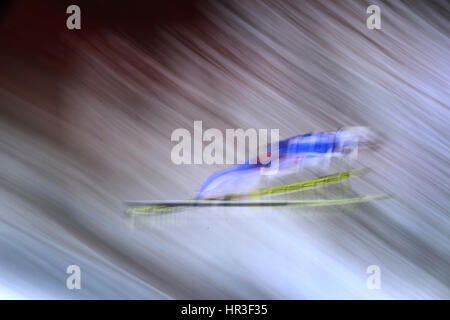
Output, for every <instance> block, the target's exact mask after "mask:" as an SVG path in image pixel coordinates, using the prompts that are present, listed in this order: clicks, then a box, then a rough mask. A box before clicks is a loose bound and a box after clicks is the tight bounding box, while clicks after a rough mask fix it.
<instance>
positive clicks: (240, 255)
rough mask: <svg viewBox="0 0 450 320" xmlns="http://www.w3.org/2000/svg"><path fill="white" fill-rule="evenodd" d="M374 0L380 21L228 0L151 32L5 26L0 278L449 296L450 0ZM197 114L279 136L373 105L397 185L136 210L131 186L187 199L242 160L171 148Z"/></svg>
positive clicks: (163, 289) (2, 282) (56, 286)
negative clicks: (190, 157)
mask: <svg viewBox="0 0 450 320" xmlns="http://www.w3.org/2000/svg"><path fill="white" fill-rule="evenodd" d="M374 3H377V4H378V5H379V6H380V7H381V16H382V30H369V29H367V27H366V23H365V20H366V17H367V15H366V13H365V10H366V8H367V6H368V5H369V2H366V1H267V2H255V1H224V2H218V1H211V2H209V3H203V2H202V3H198V4H195V6H196V7H195V8H194V9H193V10H194V11H195V18H193V19H188V21H187V22H186V21H185V20H183V19H180V20H179V21H175V22H173V21H171V22H170V23H164V22H158V23H157V24H155V25H154V26H152V30H151V32H150V31H149V33H148V36H147V35H146V32H145V30H142V31H141V33H142V34H141V35H139V37H132V36H130V34H129V33H127V30H126V29H125V30H121V29H120V28H99V29H98V30H97V31H96V32H91V33H87V34H82V35H78V34H77V35H73V34H69V33H67V32H63V31H61V33H62V35H61V36H60V37H59V38H57V39H58V40H57V45H54V46H53V47H51V52H52V55H50V54H48V52H47V51H45V49H42V50H44V51H40V52H39V55H36V56H32V55H31V54H30V55H27V53H26V51H24V52H21V54H17V55H16V54H12V53H11V52H13V51H12V49H10V48H8V47H5V46H1V47H0V54H1V56H0V70H2V72H1V73H0V105H1V109H2V110H4V111H2V113H1V118H0V130H1V133H2V134H1V136H0V163H1V171H0V189H1V192H0V198H1V201H0V203H1V204H2V205H1V207H0V220H1V224H0V275H1V276H0V298H31V299H54V298H62V299H81V298H87V299H91V298H105V299H117V298H119V299H122V298H125V299H130V298H135V299H171V298H175V299H191V298H193V299H226V298H235V299H241V298H242V299H276V298H281V299H303V298H307V299H315V298H319V299H322V298H324V299H330V298H342V299H350V298H356V299H449V298H450V292H449V284H450V273H449V267H450V252H449V247H450V239H449V234H450V219H449V205H448V204H449V202H448V198H449V192H448V188H449V174H450V172H449V165H448V162H449V161H448V155H449V143H448V141H449V131H448V128H449V124H450V123H449V101H450V97H449V91H448V88H449V84H450V81H449V80H450V79H449V77H450V72H449V71H450V70H449V65H450V64H449V56H450V45H449V44H450V42H449V24H448V18H447V17H448V14H449V10H450V6H449V4H448V2H445V1H436V2H434V1H433V2H431V1H430V2H428V1H427V2H408V1H406V2H389V3H387V2H379V1H370V4H374ZM82 10H83V8H82ZM86 10H89V9H88V8H86ZM13 12H15V13H16V16H19V17H20V12H21V7H20V6H13ZM11 19H12V18H11ZM8 22H9V23H11V24H12V23H13V22H11V21H10V20H8ZM16 23H18V22H16ZM88 26H89V24H86V23H83V28H89V27H88ZM21 32H22V33H21V34H19V31H17V33H16V34H13V35H14V36H18V37H19V38H18V39H20V36H22V37H32V35H33V33H32V32H38V31H33V30H31V31H30V30H27V31H26V32H25V33H23V32H24V31H23V30H22V31H21ZM54 57H57V58H54ZM194 120H202V121H203V126H204V128H219V129H221V130H224V129H225V128H244V129H245V128H279V129H280V135H281V137H280V138H281V139H284V138H287V137H290V136H293V135H297V134H300V133H306V132H310V131H325V130H336V129H337V128H339V127H341V126H345V125H369V126H371V127H372V128H374V129H375V130H376V131H378V132H381V133H382V134H383V137H384V139H385V142H384V144H383V146H382V148H381V149H379V150H378V151H377V152H367V153H364V154H361V157H360V165H361V166H368V167H370V168H372V169H373V170H374V172H373V173H370V174H369V175H368V176H367V180H365V183H366V184H368V185H370V186H376V187H377V189H378V190H379V191H380V192H384V193H389V194H394V195H395V197H394V198H393V199H390V200H385V201H380V202H374V203H367V204H360V205H352V206H346V207H328V208H309V209H306V208H296V209H287V208H278V209H274V208H259V209H257V208H202V209H200V208H198V209H191V210H186V211H182V212H178V213H175V214H169V215H165V216H158V217H152V218H139V219H134V220H132V219H127V218H126V217H125V215H124V206H123V200H127V199H188V198H191V197H193V196H194V195H195V193H196V191H197V189H198V188H199V186H200V185H201V183H202V182H203V181H204V180H205V179H206V178H207V177H208V176H209V175H210V174H211V173H213V172H215V171H217V170H220V169H222V168H225V167H226V166H208V165H181V166H176V165H174V164H173V163H172V162H171V161H170V151H171V149H172V147H173V145H174V144H173V143H172V142H171V141H170V135H171V133H172V131H173V130H174V129H176V128H180V127H181V128H187V129H188V130H192V126H193V121H194ZM308 195H311V196H314V194H308ZM71 264H76V265H79V266H80V268H81V272H82V284H81V286H82V290H79V291H76V290H73V291H70V290H67V289H66V287H65V283H66V277H67V276H68V275H67V274H66V273H65V271H66V268H67V266H68V265H71ZM374 264H375V265H378V266H379V267H380V268H381V272H382V276H381V277H382V278H381V290H368V289H367V288H366V279H367V277H368V276H369V275H367V274H366V268H367V267H368V266H369V265H374Z"/></svg>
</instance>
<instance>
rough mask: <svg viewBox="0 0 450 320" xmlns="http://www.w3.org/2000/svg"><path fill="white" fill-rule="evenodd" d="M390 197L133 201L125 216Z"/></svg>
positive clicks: (365, 200)
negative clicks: (182, 209)
mask: <svg viewBox="0 0 450 320" xmlns="http://www.w3.org/2000/svg"><path fill="white" fill-rule="evenodd" d="M390 197H391V196H390V195H384V194H383V195H373V196H368V195H364V196H356V197H351V198H341V199H315V200H238V201H236V200H166V201H162V200H155V201H133V202H129V205H140V206H138V207H134V208H130V209H128V210H127V211H126V213H127V214H146V213H151V212H160V211H168V210H173V209H176V208H181V207H266V206H267V207H279V206H336V205H346V204H353V203H361V202H368V201H375V200H384V199H388V198H390Z"/></svg>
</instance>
